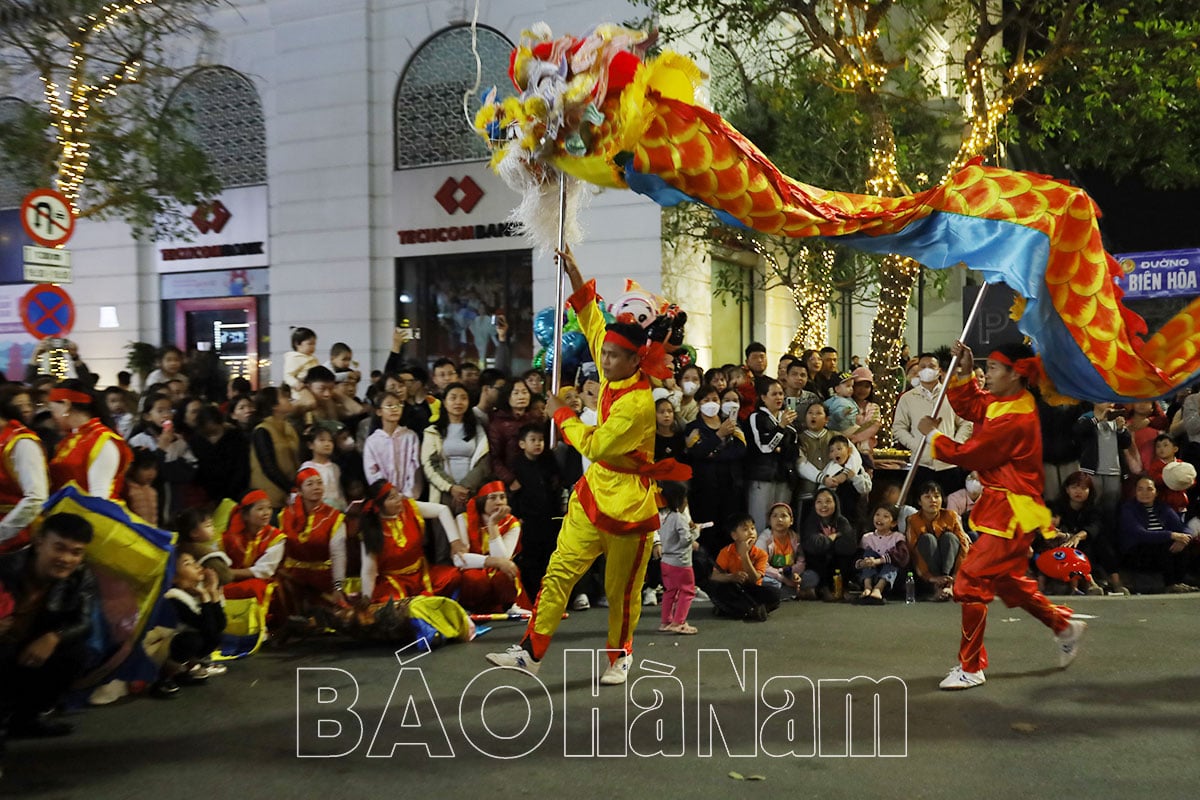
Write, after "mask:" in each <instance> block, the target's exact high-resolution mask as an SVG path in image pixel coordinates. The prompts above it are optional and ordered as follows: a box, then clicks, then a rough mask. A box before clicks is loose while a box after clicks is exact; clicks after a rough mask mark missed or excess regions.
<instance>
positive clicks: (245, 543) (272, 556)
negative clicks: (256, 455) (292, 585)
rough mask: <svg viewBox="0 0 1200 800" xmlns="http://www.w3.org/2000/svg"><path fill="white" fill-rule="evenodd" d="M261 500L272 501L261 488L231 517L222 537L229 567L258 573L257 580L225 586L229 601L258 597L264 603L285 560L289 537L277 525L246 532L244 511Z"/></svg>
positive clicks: (244, 498)
mask: <svg viewBox="0 0 1200 800" xmlns="http://www.w3.org/2000/svg"><path fill="white" fill-rule="evenodd" d="M261 501H266V502H270V498H268V497H267V493H266V492H264V491H263V490H261V489H254V490H253V491H250V492H248V493H247V494H246V496H245V497H243V498H242V502H240V503H238V506H237V508H236V509H234V511H233V514H232V515H231V516H230V518H229V527H228V528H226V529H225V532H224V533H223V534H221V549H222V550H224V551H225V555H227V556H229V561H230V564H229V568H230V569H249V570H252V571H253V572H254V577H253V578H244V579H242V580H240V581H234V582H232V583H227V584H225V587H224V591H225V597H227V598H229V599H235V598H243V597H255V598H257V599H258V600H259V601H260V602H262V601H263V600H264V599H265V598H266V593H267V586H268V585H269V584H270V583H271V579H272V578H273V577H274V576H275V571H276V570H277V569H278V568H279V562H280V560H281V559H282V558H283V550H284V541H285V538H286V537H285V536H284V535H283V531H281V530H279V528H276V527H275V526H274V525H264V526H263V527H262V528H260V529H259V530H257V531H249V530H247V529H246V518H245V515H244V514H243V512H244V511H245V510H246V509H248V508H250V507H251V506H253V505H254V504H255V503H258V502H261Z"/></svg>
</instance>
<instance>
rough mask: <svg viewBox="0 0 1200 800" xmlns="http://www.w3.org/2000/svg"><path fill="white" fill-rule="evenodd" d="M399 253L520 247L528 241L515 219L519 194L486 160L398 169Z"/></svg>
mask: <svg viewBox="0 0 1200 800" xmlns="http://www.w3.org/2000/svg"><path fill="white" fill-rule="evenodd" d="M393 176H394V177H393V183H392V210H393V219H394V220H395V225H396V228H395V238H394V239H393V240H392V242H393V247H394V248H395V250H394V255H396V256H415V255H435V254H443V253H471V252H478V251H480V250H518V249H523V248H527V247H528V246H529V245H528V243H527V242H525V241H524V240H522V239H521V238H520V237H519V236H518V235H517V232H516V230H515V228H514V227H513V225H512V224H511V223H509V222H508V221H507V217H508V214H509V212H510V211H511V210H512V209H513V207H514V206H515V205H516V204H517V202H518V197H517V195H516V193H514V192H513V191H512V190H510V189H509V188H508V187H507V186H505V185H504V183H503V182H502V181H501V180H500V179H499V178H497V177H496V176H495V175H494V174H492V172H491V170H489V169H488V167H487V164H486V162H483V163H474V164H453V165H448V166H439V167H430V168H427V169H407V170H400V171H397V172H395V173H393Z"/></svg>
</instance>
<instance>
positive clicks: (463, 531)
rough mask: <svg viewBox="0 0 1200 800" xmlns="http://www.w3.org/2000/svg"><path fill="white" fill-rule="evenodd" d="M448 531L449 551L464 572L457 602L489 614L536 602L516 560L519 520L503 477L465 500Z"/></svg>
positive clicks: (528, 605)
mask: <svg viewBox="0 0 1200 800" xmlns="http://www.w3.org/2000/svg"><path fill="white" fill-rule="evenodd" d="M446 533H447V535H448V536H449V538H450V555H451V557H452V558H453V559H454V565H455V566H456V567H458V568H459V570H460V573H461V575H462V583H461V586H462V591H461V594H460V595H459V598H458V602H459V604H460V605H461V606H462V607H463V608H465V609H467V610H468V611H473V612H480V613H491V612H497V611H521V610H522V607H526V608H528V607H531V606H532V601H531V600H530V599H529V598H528V596H527V595H526V594H525V592H524V590H523V588H522V586H521V574H520V572H519V570H518V569H517V565H516V564H515V563H513V557H514V556H515V555H516V554H517V550H518V549H519V547H520V543H521V521H520V520H519V519H517V518H516V517H514V516H513V515H512V509H511V508H509V505H508V494H507V493H506V492H505V491H504V484H503V483H502V482H500V481H492V482H491V483H488V484H485V485H484V486H483V487H482V488H481V489H480V490H479V493H478V494H476V495H475V496H474V497H472V498H471V499H470V500H469V501H467V510H466V511H465V512H463V513H462V514H459V515H458V525H457V526H456V527H455V528H453V529H451V530H448V531H446ZM522 601H523V604H522ZM514 604H522V605H514Z"/></svg>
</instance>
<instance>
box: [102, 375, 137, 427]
mask: <svg viewBox="0 0 1200 800" xmlns="http://www.w3.org/2000/svg"><path fill="white" fill-rule="evenodd" d="M104 406H105V407H106V408H107V409H108V415H109V416H110V417H111V418H112V421H113V426H114V427H115V428H116V431H117V433H119V434H120V435H121V438H122V439H125V440H128V439H129V437H130V436H131V435H132V434H133V423H134V418H133V412H131V411H130V410H129V393H128V392H126V391H125V390H124V389H122V388H120V387H119V386H110V387H108V388H107V389H105V390H104Z"/></svg>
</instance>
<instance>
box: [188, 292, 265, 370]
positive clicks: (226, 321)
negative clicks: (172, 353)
mask: <svg viewBox="0 0 1200 800" xmlns="http://www.w3.org/2000/svg"><path fill="white" fill-rule="evenodd" d="M175 342H176V345H177V346H179V347H183V348H184V349H185V350H191V349H192V348H195V349H196V350H199V351H201V352H212V353H214V354H215V355H216V356H217V358H218V359H219V360H220V361H221V364H222V366H224V368H225V369H226V370H228V374H229V377H230V378H236V377H243V378H246V379H247V380H249V381H250V384H251V385H252V386H254V387H255V388H256V389H257V388H258V366H259V363H258V301H257V298H254V297H224V298H214V299H207V300H179V301H176V303H175Z"/></svg>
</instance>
